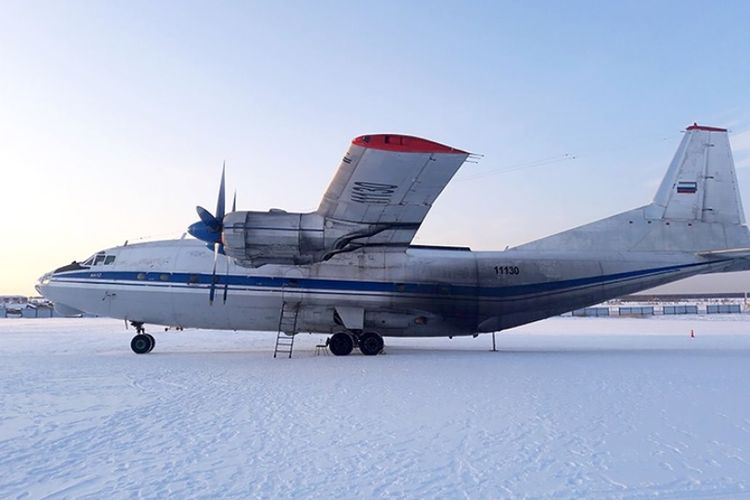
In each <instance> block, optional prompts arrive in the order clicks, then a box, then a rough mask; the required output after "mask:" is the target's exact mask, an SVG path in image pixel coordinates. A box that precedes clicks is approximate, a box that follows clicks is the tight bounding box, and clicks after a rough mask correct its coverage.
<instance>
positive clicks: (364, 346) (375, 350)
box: [359, 332, 384, 356]
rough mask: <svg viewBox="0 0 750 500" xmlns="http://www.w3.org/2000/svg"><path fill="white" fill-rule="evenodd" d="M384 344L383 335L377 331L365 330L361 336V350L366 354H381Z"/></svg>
mask: <svg viewBox="0 0 750 500" xmlns="http://www.w3.org/2000/svg"><path fill="white" fill-rule="evenodd" d="M383 346H384V344H383V337H381V336H380V335H378V334H377V333H375V332H365V333H363V334H362V335H360V337H359V350H360V351H362V354H364V355H365V356H375V355H376V354H380V352H381V351H382V350H383Z"/></svg>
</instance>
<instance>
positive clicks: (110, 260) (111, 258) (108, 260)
mask: <svg viewBox="0 0 750 500" xmlns="http://www.w3.org/2000/svg"><path fill="white" fill-rule="evenodd" d="M114 261H115V256H114V255H107V257H106V258H105V259H104V265H105V266H108V265H110V264H112V263H113V262H114Z"/></svg>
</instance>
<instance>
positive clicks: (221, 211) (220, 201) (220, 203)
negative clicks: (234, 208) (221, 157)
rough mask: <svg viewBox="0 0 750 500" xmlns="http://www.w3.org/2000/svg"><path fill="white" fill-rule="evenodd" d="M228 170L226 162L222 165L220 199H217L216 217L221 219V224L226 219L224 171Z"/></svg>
mask: <svg viewBox="0 0 750 500" xmlns="http://www.w3.org/2000/svg"><path fill="white" fill-rule="evenodd" d="M225 170H226V162H224V164H222V166H221V185H220V186H219V199H218V200H217V201H216V219H217V220H218V221H219V225H221V223H222V222H223V221H224V171H225Z"/></svg>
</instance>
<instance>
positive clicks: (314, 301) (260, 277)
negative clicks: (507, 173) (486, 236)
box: [37, 124, 750, 356]
mask: <svg viewBox="0 0 750 500" xmlns="http://www.w3.org/2000/svg"><path fill="white" fill-rule="evenodd" d="M468 157H469V153H467V152H466V151H462V150H460V149H455V148H452V147H448V146H445V145H442V144H438V143H435V142H432V141H428V140H425V139H420V138H417V137H411V136H405V135H397V134H379V135H365V136H361V137H357V138H356V139H354V140H353V141H352V143H351V145H350V146H349V149H348V150H347V151H346V153H345V154H344V157H343V158H342V160H341V164H340V165H339V167H338V170H337V172H336V174H335V176H334V177H333V180H332V181H331V184H330V186H329V187H328V190H327V191H326V192H325V194H324V195H323V199H322V201H321V202H320V205H319V207H318V209H317V210H315V211H313V212H308V213H290V212H286V211H283V210H275V209H274V210H270V211H268V212H247V211H236V210H235V207H234V206H233V207H232V210H231V211H230V212H229V213H225V202H224V200H225V196H224V177H223V174H222V180H221V187H220V191H219V200H218V204H217V207H216V212H215V213H214V214H211V213H210V212H209V211H208V210H206V209H204V208H201V207H198V209H197V210H198V215H199V216H200V220H199V221H198V222H196V223H194V224H193V225H191V226H190V228H189V232H190V234H191V235H193V236H194V237H195V238H196V239H177V240H169V241H158V242H148V243H140V244H131V245H125V246H119V247H114V248H109V249H106V250H102V251H100V252H97V253H96V254H95V255H93V256H92V257H90V258H89V259H87V260H85V261H83V262H73V263H72V264H69V265H67V266H64V267H61V268H59V269H57V270H55V271H52V272H50V273H47V274H45V275H44V276H43V277H42V278H40V280H39V282H38V284H37V290H38V291H39V292H40V293H42V294H43V295H44V296H45V297H46V298H48V299H50V300H52V301H53V302H55V303H56V304H57V306H58V308H59V309H61V310H64V311H67V312H73V313H74V312H79V311H85V312H87V313H93V314H96V315H99V316H109V317H113V318H120V319H124V320H126V321H128V322H131V323H132V324H133V325H134V326H135V327H136V330H137V332H138V334H137V335H136V336H135V337H134V338H133V340H132V342H131V348H132V350H133V351H134V352H136V353H138V354H143V353H147V352H150V351H151V350H152V349H153V347H154V345H155V342H154V338H153V336H151V335H149V334H148V333H146V332H145V329H144V326H143V325H144V324H147V323H148V324H156V325H169V326H176V327H182V328H207V329H230V330H264V331H273V332H277V335H278V336H277V348H278V345H279V340H278V339H280V338H282V337H283V335H282V332H283V334H287V335H289V336H290V338H291V339H293V335H294V334H296V333H298V332H318V333H325V334H329V335H330V337H329V338H328V341H327V345H328V348H329V349H330V351H331V352H332V353H333V354H336V355H340V356H344V355H348V354H349V353H351V352H352V350H353V348H354V347H357V348H359V350H360V351H361V352H362V354H365V355H375V354H378V353H380V352H381V351H382V350H383V337H388V336H399V337H437V336H450V337H452V336H457V335H474V336H476V335H477V334H479V333H485V332H495V331H500V330H505V329H508V328H512V327H514V326H518V325H522V324H524V323H529V322H532V321H537V320H540V319H543V318H547V317H550V316H554V315H558V314H561V313H564V312H567V311H571V310H574V309H578V308H581V307H585V306H589V305H592V304H597V303H600V302H602V301H605V300H608V299H612V298H615V297H618V296H621V295H624V294H630V293H633V292H637V291H639V290H643V289H647V288H651V287H654V286H657V285H662V284H664V283H668V282H671V281H676V280H680V279H683V278H686V277H689V276H693V275H696V274H702V273H719V272H728V271H740V270H746V269H750V233H749V232H748V228H747V227H746V226H745V216H744V212H743V209H742V203H741V200H740V194H739V188H738V185H737V177H736V173H735V168H734V162H733V159H732V153H731V148H730V145H729V138H728V135H727V131H726V130H725V129H721V128H716V127H706V126H701V125H697V124H693V125H692V126H689V127H688V128H687V130H686V131H685V134H684V137H683V139H682V142H681V143H680V145H679V148H678V149H677V153H676V154H675V156H674V159H673V160H672V163H671V164H670V166H669V168H668V170H667V173H666V176H665V177H664V180H663V181H662V183H661V186H660V187H659V190H658V191H657V193H656V196H655V198H654V200H653V202H652V203H650V204H648V205H645V206H642V207H639V208H635V209H633V210H629V211H626V212H623V213H620V214H617V215H614V216H612V217H608V218H605V219H602V220H599V221H596V222H593V223H591V224H587V225H583V226H580V227H577V228H574V229H571V230H568V231H564V232H562V233H559V234H555V235H553V236H549V237H546V238H542V239H540V240H536V241H532V242H531V243H526V244H524V245H520V246H517V247H514V248H509V249H506V250H504V251H491V252H473V251H471V250H470V249H468V248H456V247H423V246H416V245H412V244H411V241H412V238H413V237H414V235H415V233H416V232H417V230H418V229H419V227H420V225H421V224H422V221H423V220H424V218H425V216H426V215H427V213H428V212H429V210H430V207H432V205H433V203H434V202H435V200H436V199H437V197H438V195H439V194H440V193H441V191H442V190H443V188H445V186H446V185H447V184H448V182H449V181H450V180H451V178H452V177H453V176H454V175H455V173H456V171H457V170H458V169H459V168H460V167H461V165H462V164H463V163H464V162H465V161H466V159H467V158H468ZM290 349H291V348H290ZM290 356H291V350H290Z"/></svg>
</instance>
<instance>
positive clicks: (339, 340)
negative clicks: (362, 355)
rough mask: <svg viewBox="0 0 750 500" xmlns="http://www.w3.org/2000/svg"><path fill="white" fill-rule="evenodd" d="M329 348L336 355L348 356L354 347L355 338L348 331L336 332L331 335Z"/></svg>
mask: <svg viewBox="0 0 750 500" xmlns="http://www.w3.org/2000/svg"><path fill="white" fill-rule="evenodd" d="M328 349H330V350H331V352H332V353H333V355H334V356H347V355H348V354H350V353H351V352H352V349H354V340H352V336H351V335H349V334H348V333H346V332H338V333H334V334H333V335H332V336H331V340H330V342H328Z"/></svg>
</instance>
